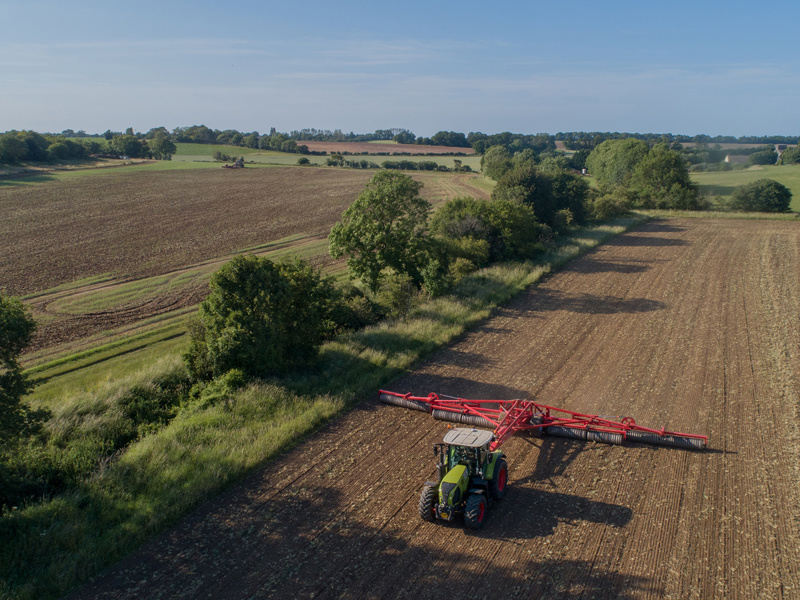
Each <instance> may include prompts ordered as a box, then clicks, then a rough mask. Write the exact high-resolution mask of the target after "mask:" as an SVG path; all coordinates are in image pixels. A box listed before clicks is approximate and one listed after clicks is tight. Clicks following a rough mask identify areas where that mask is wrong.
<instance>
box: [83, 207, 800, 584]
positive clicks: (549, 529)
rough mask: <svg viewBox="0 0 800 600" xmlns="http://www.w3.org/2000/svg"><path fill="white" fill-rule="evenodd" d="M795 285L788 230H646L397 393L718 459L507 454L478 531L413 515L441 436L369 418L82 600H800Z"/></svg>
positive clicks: (436, 360)
mask: <svg viewBox="0 0 800 600" xmlns="http://www.w3.org/2000/svg"><path fill="white" fill-rule="evenodd" d="M798 272H800V228H798V227H797V225H796V224H792V223H785V222H761V221H731V220H725V221H712V220H704V219H702V220H701V219H690V220H659V221H653V222H650V223H648V224H645V225H644V226H642V227H640V228H638V229H636V230H634V231H632V232H629V233H627V234H623V235H621V236H618V237H617V238H615V239H613V240H612V241H611V242H610V243H607V244H605V245H604V246H601V247H599V248H598V249H597V250H595V251H593V252H591V253H589V254H587V255H586V256H585V257H583V258H581V259H578V260H576V261H573V262H572V263H570V264H569V265H568V267H567V268H566V269H565V270H562V271H561V272H560V273H558V274H556V275H554V276H552V277H551V278H549V279H548V280H546V281H545V282H543V283H542V284H540V285H538V286H535V287H533V288H532V289H530V290H529V291H528V292H526V293H525V294H523V295H521V296H520V297H518V299H516V300H515V301H513V302H512V303H511V304H510V305H508V306H506V307H505V308H504V309H502V310H500V311H498V312H497V313H496V314H495V316H493V317H492V318H491V319H490V320H488V321H487V322H485V324H484V325H482V326H481V327H479V328H477V329H476V330H473V331H472V332H471V333H469V334H468V335H466V336H464V337H463V338H462V339H461V340H460V341H459V342H458V343H456V344H455V345H453V346H452V347H450V348H447V349H444V350H442V351H440V352H438V353H437V354H435V355H434V356H433V357H432V359H431V360H430V361H428V362H427V363H425V364H423V365H421V366H420V367H419V368H418V369H417V370H415V371H414V372H411V373H408V374H406V375H404V376H402V377H400V378H399V379H398V380H396V381H394V382H393V383H392V384H391V385H390V386H388V388H389V389H393V390H395V391H401V392H406V391H411V392H414V393H415V394H418V395H425V394H427V393H429V392H432V391H436V392H438V393H441V394H449V395H460V396H463V397H468V398H516V397H528V398H536V399H537V400H538V401H539V402H542V403H545V404H550V405H555V406H562V407H565V408H570V409H573V410H577V411H581V412H586V413H599V414H604V415H627V416H632V417H634V418H635V419H636V421H637V423H639V424H642V425H645V426H652V427H665V428H667V429H672V430H677V431H685V432H688V433H703V434H707V435H708V436H709V449H707V450H706V451H704V452H690V451H684V450H679V449H675V448H662V447H646V446H635V445H628V446H606V445H601V444H595V443H582V442H578V441H573V440H567V439H563V438H542V437H538V436H529V437H524V436H519V437H515V438H512V439H511V440H510V441H509V442H507V443H506V444H505V445H504V447H503V449H504V450H505V452H506V453H507V456H508V462H509V467H510V474H509V475H510V488H509V491H508V494H507V495H506V497H505V498H504V499H503V500H502V501H501V502H499V503H497V504H495V505H493V506H492V507H491V509H490V516H489V518H488V520H487V523H486V524H485V526H484V529H482V530H481V531H479V532H470V531H467V530H465V529H464V528H463V527H462V526H461V525H459V524H450V525H448V524H442V523H435V524H431V523H426V522H423V521H421V520H420V519H419V517H418V514H417V502H418V494H419V490H420V488H421V486H422V483H423V482H424V481H425V480H426V479H429V478H431V477H433V476H434V460H433V456H432V453H431V445H432V444H433V443H435V442H439V441H441V439H442V437H443V435H444V433H445V432H446V424H444V423H442V422H438V421H434V420H433V419H431V418H430V417H429V416H427V415H424V414H422V413H418V412H413V411H408V410H404V409H401V408H397V407H391V406H385V405H382V404H379V403H378V402H377V400H376V399H375V398H371V399H365V400H364V401H363V402H362V403H361V404H360V405H359V406H358V407H357V408H355V409H354V410H353V411H351V412H350V413H348V414H347V415H345V416H344V417H343V418H341V419H339V420H338V421H337V422H335V423H333V424H331V425H329V426H327V427H325V428H323V429H322V430H320V431H319V432H318V433H317V434H315V435H313V436H312V437H311V438H310V439H308V440H307V441H306V442H304V443H303V444H301V445H300V446H298V447H297V448H295V449H294V450H292V451H290V452H288V453H287V454H285V455H284V456H283V457H281V458H280V459H278V460H276V461H274V462H273V463H271V464H269V465H267V466H266V467H265V468H263V469H262V470H260V471H258V472H257V473H255V474H254V475H252V476H251V477H250V478H249V479H248V480H246V481H245V482H243V483H242V484H240V485H238V486H235V487H233V488H231V489H230V490H228V491H227V492H226V493H224V494H222V495H221V496H219V497H217V498H216V499H214V500H212V501H210V502H208V503H206V504H205V505H204V506H203V507H201V508H200V509H199V510H198V511H196V512H195V513H194V514H192V515H190V516H189V517H187V518H186V519H184V520H183V521H182V522H181V523H180V524H178V525H177V526H176V527H175V528H174V529H172V530H171V531H169V532H167V533H165V534H163V535H161V536H159V537H157V538H155V539H153V540H152V541H151V542H149V543H148V544H147V545H146V546H145V547H143V548H142V549H141V550H140V551H138V552H137V553H135V554H133V555H131V556H130V557H128V558H127V559H125V560H123V561H122V562H120V563H119V564H117V565H116V566H115V567H112V568H111V569H109V570H108V571H107V572H106V573H105V574H104V575H102V576H101V577H99V578H98V579H97V580H95V581H94V582H93V583H90V584H89V585H87V586H86V587H84V588H82V589H81V590H79V591H78V592H76V593H75V594H73V596H71V597H72V598H81V599H88V598H145V597H147V598H156V597H165V598H166V597H169V598H237V599H238V598H251V597H258V598H312V597H313V598H442V597H448V598H449V597H464V598H574V597H580V598H601V599H605V598H607V599H612V598H630V599H633V598H675V599H686V598H697V599H706V598H726V599H737V598H741V599H752V598H800V493H799V490H800V432H799V431H798V428H799V427H800V393H799V392H798V390H800V343H799V342H800V322H799V321H798V318H797V316H798V314H800V281H798V275H797V274H798ZM376 396H377V390H376Z"/></svg>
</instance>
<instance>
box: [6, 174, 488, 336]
mask: <svg viewBox="0 0 800 600" xmlns="http://www.w3.org/2000/svg"><path fill="white" fill-rule="evenodd" d="M373 174H374V172H372V171H360V170H349V169H348V170H345V169H325V168H303V169H300V168H294V167H275V168H246V169H241V170H231V169H221V168H220V169H201V170H175V171H136V172H124V171H123V172H119V171H116V172H114V173H105V172H95V173H91V174H84V175H83V176H80V177H75V178H71V179H66V180H62V181H49V182H45V183H38V184H35V185H24V186H7V187H0V214H2V215H3V218H2V219H0V240H2V243H1V244H0V291H2V292H3V293H4V294H9V295H15V296H16V295H20V296H22V295H30V296H31V297H30V298H29V299H28V300H27V302H28V304H29V305H30V306H31V307H32V309H33V311H34V317H35V318H36V319H37V321H38V322H39V327H38V329H37V335H36V337H35V339H34V341H33V344H32V345H31V347H30V348H29V350H41V349H42V348H48V347H51V346H53V345H56V344H59V343H63V342H66V341H74V340H76V339H80V338H82V337H86V336H89V335H92V334H94V333H98V332H101V331H106V330H109V329H112V328H114V327H118V326H121V325H125V324H129V323H133V322H137V321H141V320H143V319H147V318H149V317H152V316H155V315H160V314H163V313H165V312H170V311H174V310H178V309H181V308H185V307H187V306H191V305H194V304H197V303H198V302H199V301H200V300H202V298H204V297H205V295H206V294H207V293H208V288H207V285H205V284H203V285H185V286H179V287H177V288H175V287H172V288H170V289H168V290H167V291H165V292H163V293H162V292H158V293H157V294H156V295H149V296H147V297H145V298H142V299H137V300H136V301H133V302H127V301H125V300H124V297H123V299H122V301H121V303H120V304H119V305H116V306H113V307H108V306H106V307H104V308H103V309H102V310H97V311H90V312H81V313H80V314H75V313H74V312H72V311H64V310H62V309H61V308H60V306H63V305H65V304H67V302H66V296H71V297H73V298H77V297H78V296H84V295H86V294H92V293H95V292H96V291H98V290H99V289H102V291H103V293H105V294H109V293H111V292H112V291H113V290H112V289H111V286H114V285H116V284H120V283H122V284H127V283H129V282H131V281H132V280H140V279H144V278H147V277H152V276H156V275H162V274H174V273H175V272H176V271H178V270H181V269H183V268H184V267H186V266H191V265H197V264H199V263H202V262H206V261H213V260H216V259H220V258H227V257H229V256H230V255H231V253H234V252H237V251H242V250H245V249H247V248H252V247H255V246H258V245H263V244H267V243H270V242H274V241H276V240H282V239H283V238H286V237H289V236H295V235H296V236H302V240H301V243H307V242H308V241H309V240H314V239H316V240H320V239H323V240H324V238H325V237H327V235H328V233H329V232H330V229H331V227H332V226H333V225H334V224H335V223H336V222H338V221H339V220H340V219H341V217H342V213H343V212H344V211H345V209H347V207H348V206H350V204H351V203H352V202H353V200H355V198H356V197H357V196H358V193H359V192H360V191H361V189H362V188H363V187H364V185H366V183H367V181H369V179H370V177H372V175H373ZM414 177H415V179H417V180H419V181H421V182H422V183H423V188H422V192H421V195H422V196H423V197H424V198H425V199H427V200H428V201H429V202H431V203H432V204H437V203H439V202H441V201H443V200H445V199H448V198H451V197H453V196H456V195H471V196H475V197H483V198H486V197H488V194H487V193H486V192H485V191H482V190H480V189H478V188H476V187H474V186H473V185H471V183H470V182H471V181H472V180H473V179H474V178H475V175H468V174H450V173H447V174H438V173H420V174H415V175H414ZM312 260H313V262H315V263H316V264H318V265H319V266H325V265H327V264H330V263H331V259H330V257H329V256H328V255H327V252H325V251H323V252H322V253H321V254H320V255H319V256H317V257H312ZM221 264H222V263H220V265H221ZM217 268H218V267H217ZM99 276H102V278H103V281H102V282H101V283H98V282H97V281H96V280H94V279H91V278H97V277H99ZM84 279H85V280H87V281H86V282H85V283H80V284H78V285H75V284H74V283H73V282H76V281H80V280H84ZM65 284H69V285H68V287H69V288H70V289H69V290H67V291H64V290H57V291H55V292H54V291H53V290H52V288H56V287H57V286H63V285H65ZM44 291H47V293H42V292H44Z"/></svg>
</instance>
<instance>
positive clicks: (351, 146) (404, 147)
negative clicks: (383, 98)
mask: <svg viewBox="0 0 800 600" xmlns="http://www.w3.org/2000/svg"><path fill="white" fill-rule="evenodd" d="M297 143H298V144H305V145H306V146H308V149H309V150H311V151H312V152H328V153H331V152H350V153H351V154H361V153H362V152H368V153H373V152H392V153H395V152H408V153H409V154H428V153H433V154H455V153H462V154H475V151H474V150H473V149H472V148H454V147H451V146H418V145H417V144H396V143H392V145H391V149H389V148H381V149H380V150H376V149H375V144H374V143H373V142H308V141H305V142H297Z"/></svg>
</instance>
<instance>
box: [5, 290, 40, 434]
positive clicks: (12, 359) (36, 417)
mask: <svg viewBox="0 0 800 600" xmlns="http://www.w3.org/2000/svg"><path fill="white" fill-rule="evenodd" d="M35 329H36V322H35V321H34V320H33V318H32V317H31V316H30V312H29V311H28V310H27V308H26V307H25V305H23V304H22V302H20V301H19V300H17V299H16V298H9V297H6V296H3V295H2V294H0V450H2V449H3V448H4V447H8V446H9V445H10V444H12V443H13V442H14V440H16V439H18V438H19V437H20V436H23V435H26V434H27V433H30V432H32V431H33V430H34V429H35V428H36V427H37V426H38V424H39V422H40V421H41V419H42V417H43V413H42V412H38V411H33V410H31V409H30V407H28V405H27V404H25V403H24V402H22V397H23V396H24V395H25V394H27V393H28V392H29V391H30V390H31V389H32V387H33V386H32V384H31V382H30V380H29V379H28V378H27V377H26V376H25V374H24V373H23V372H22V368H21V367H20V365H19V361H18V359H19V356H20V354H21V353H22V351H23V350H24V349H25V348H26V347H27V346H28V344H29V343H30V341H31V336H32V335H33V332H34V330H35Z"/></svg>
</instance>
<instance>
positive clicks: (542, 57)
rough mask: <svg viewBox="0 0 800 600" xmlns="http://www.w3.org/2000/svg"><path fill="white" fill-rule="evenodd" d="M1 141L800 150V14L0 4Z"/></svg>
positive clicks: (441, 5)
mask: <svg viewBox="0 0 800 600" xmlns="http://www.w3.org/2000/svg"><path fill="white" fill-rule="evenodd" d="M0 23H1V24H2V32H3V34H2V36H0V131H6V130H8V129H34V130H37V131H61V130H63V129H66V128H70V129H74V130H79V129H84V130H86V131H87V132H90V133H94V132H102V131H105V130H106V129H112V130H124V129H125V128H127V127H133V128H134V129H135V130H137V131H147V130H148V129H150V128H151V127H158V126H162V125H163V126H165V127H167V128H168V129H173V128H175V127H178V126H185V125H199V124H205V125H207V126H209V127H212V128H217V129H238V130H240V131H253V130H257V131H260V132H262V133H263V132H265V131H268V130H269V128H270V127H276V128H277V129H278V130H279V131H290V130H292V129H300V128H304V127H314V128H318V129H336V128H338V129H343V130H345V131H355V132H357V133H363V132H371V131H374V130H375V129H385V128H392V127H404V128H407V129H410V130H411V131H413V132H414V133H416V134H417V135H422V136H430V135H432V134H434V133H435V132H437V131H439V130H443V129H444V130H454V131H461V132H464V133H468V132H470V131H483V132H484V133H496V132H500V131H512V132H521V133H538V132H548V133H556V132H558V131H628V132H641V133H644V132H659V133H661V132H672V133H683V134H689V135H694V134H697V133H707V134H709V135H719V134H722V135H736V136H742V135H768V134H784V135H798V134H800V117H799V116H798V110H797V106H798V98H800V52H798V42H799V40H798V34H799V33H800V27H799V25H800V2H797V1H796V0H794V1H791V2H790V1H784V0H777V1H774V2H771V3H756V2H752V1H750V2H739V1H737V0H731V1H728V2H703V1H695V2H685V1H683V0H671V1H669V2H650V1H648V0H639V1H636V2H627V1H606V2H602V1H599V0H597V1H594V2H584V1H573V2H558V1H557V0H550V1H548V2H539V1H533V0H531V1H528V2H502V1H496V2H494V3H493V4H492V5H490V4H489V3H488V2H470V1H462V2H450V1H440V2H436V1H435V0H428V1H427V2H419V1H416V0H406V1H400V2H397V1H395V2H380V1H379V0H372V1H371V2H359V1H348V0H340V1H335V2H331V1H328V2H317V1H315V0H306V1H304V2H297V1H294V2H288V1H287V2H270V1H261V2H259V1H251V0H233V1H231V2H220V1H218V0H217V1H214V2H207V1H205V0H196V1H193V2H184V1H170V0H161V1H160V2H150V1H149V0H142V1H138V2H125V3H122V2H109V1H108V0H105V1H102V2H100V1H98V2H93V1H85V0H74V1H70V2H66V1H64V0H59V1H57V2H45V1H38V0H26V1H25V2H20V1H16V2H10V1H8V0H0Z"/></svg>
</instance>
